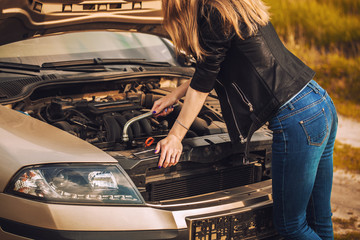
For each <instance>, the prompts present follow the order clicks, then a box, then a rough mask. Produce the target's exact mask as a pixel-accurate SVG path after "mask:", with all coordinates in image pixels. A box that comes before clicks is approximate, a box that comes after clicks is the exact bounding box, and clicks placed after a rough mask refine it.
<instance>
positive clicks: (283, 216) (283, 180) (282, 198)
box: [276, 116, 287, 232]
mask: <svg viewBox="0 0 360 240" xmlns="http://www.w3.org/2000/svg"><path fill="white" fill-rule="evenodd" d="M276 118H277V120H278V121H279V124H280V128H281V130H282V132H281V134H282V136H283V140H284V146H285V147H284V148H285V149H284V153H285V154H286V152H287V146H286V138H285V132H284V128H283V125H282V124H281V121H280V119H279V117H278V116H277V117H276ZM285 165H286V163H285V162H284V163H283V169H282V171H283V172H285ZM284 185H285V177H284V174H282V186H283V188H282V189H281V195H282V196H281V200H282V203H281V204H282V206H285V196H284ZM281 215H282V220H283V221H284V227H285V231H286V232H287V226H285V223H286V219H285V211H284V209H282V213H281Z"/></svg>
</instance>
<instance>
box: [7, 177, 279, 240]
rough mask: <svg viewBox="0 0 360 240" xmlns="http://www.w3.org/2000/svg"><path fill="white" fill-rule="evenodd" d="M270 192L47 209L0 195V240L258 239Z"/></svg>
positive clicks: (263, 186) (247, 189) (263, 188)
mask: <svg viewBox="0 0 360 240" xmlns="http://www.w3.org/2000/svg"><path fill="white" fill-rule="evenodd" d="M271 191H272V189H271V180H267V181H264V182H260V183H255V184H251V185H247V186H242V187H237V188H232V189H229V190H225V191H219V192H214V193H209V194H204V195H200V196H194V197H189V198H185V199H178V200H167V201H161V202H158V203H156V204H146V205H141V206H108V205H107V206H105V205H104V206H89V205H65V204H49V203H42V202H36V201H32V200H27V199H23V198H19V197H15V196H11V195H7V194H0V202H1V206H0V239H24V238H25V239H26V238H30V239H90V240H91V239H157V240H160V239H227V238H219V236H229V237H230V236H236V234H242V235H241V236H247V238H246V239H262V238H266V237H269V236H273V235H275V231H274V229H273V227H272V224H271V211H272V210H271V209H272V195H271ZM264 222H266V224H265V225H264ZM189 229H190V231H189ZM226 234H227V235H226ZM244 234H245V235H244ZM206 236H209V237H208V238H206ZM238 236H240V235H238ZM229 239H230V238H229ZM240 239H241V238H240Z"/></svg>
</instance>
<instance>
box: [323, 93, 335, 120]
mask: <svg viewBox="0 0 360 240" xmlns="http://www.w3.org/2000/svg"><path fill="white" fill-rule="evenodd" d="M327 96H329V95H328V93H327V92H325V94H324V97H325V102H326V105H327V106H328V108H329V110H330V112H331V113H332V120H333V121H336V119H334V116H335V115H337V113H336V109H335V105H334V103H332V105H333V106H334V110H335V112H334V111H333V108H332V107H331V106H330V104H329V102H328V101H327V100H326V97H327ZM329 97H330V96H329ZM330 100H331V99H330ZM331 101H332V100H331ZM332 125H333V124H332Z"/></svg>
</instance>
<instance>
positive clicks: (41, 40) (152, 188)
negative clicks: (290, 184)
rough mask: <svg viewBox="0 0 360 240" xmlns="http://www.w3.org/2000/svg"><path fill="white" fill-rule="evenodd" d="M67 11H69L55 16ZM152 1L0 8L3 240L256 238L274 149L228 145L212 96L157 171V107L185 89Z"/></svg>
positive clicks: (162, 121)
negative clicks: (177, 152)
mask: <svg viewBox="0 0 360 240" xmlns="http://www.w3.org/2000/svg"><path fill="white" fill-rule="evenodd" d="M65 2H66V3H65ZM161 21H162V18H161V2H160V1H146V0H143V1H137V0H133V1H130V0H127V1H125V0H109V1H95V0H88V1H82V0H71V1H58V0H0V45H1V46H0V239H157V240H159V239H199V240H203V239H204V240H205V239H209V240H210V239H214V240H215V239H221V240H225V239H267V238H273V237H275V236H276V232H275V230H274V228H273V226H272V195H271V193H272V189H271V141H272V135H271V132H269V130H267V129H266V127H264V128H263V129H261V130H259V131H257V132H256V133H255V135H254V136H253V138H252V140H251V142H250V146H249V147H250V154H251V155H252V159H253V161H251V162H250V163H247V162H243V156H244V148H245V146H244V144H241V143H239V144H238V145H232V144H231V142H230V139H229V136H228V133H227V128H226V125H225V123H224V120H223V118H222V115H221V108H220V106H219V103H218V99H217V96H216V93H215V92H212V93H211V94H210V95H209V97H208V98H207V100H206V103H205V105H204V107H203V108H202V110H201V112H200V114H199V116H198V117H197V119H196V120H195V122H194V124H193V125H192V126H191V128H190V131H189V132H188V133H187V135H186V137H185V139H184V140H183V146H184V151H183V153H182V156H181V159H180V162H179V163H178V164H177V165H176V166H173V167H170V168H166V169H159V168H158V167H157V162H158V157H159V155H158V154H155V153H154V148H155V145H156V142H157V141H159V140H160V139H162V138H163V137H165V136H166V134H167V133H168V131H169V129H170V128H171V126H172V125H173V123H174V121H175V119H176V116H177V114H178V113H179V111H180V110H181V107H182V101H180V102H179V104H177V105H176V106H175V110H174V111H173V112H172V113H171V114H169V115H168V116H166V117H159V118H154V117H153V116H152V114H151V113H149V110H150V109H151V107H152V105H153V102H154V101H155V100H156V99H159V98H160V97H162V96H164V95H166V94H167V93H169V91H171V89H173V88H175V87H177V86H178V85H179V84H181V83H182V82H183V81H187V80H189V79H191V77H192V74H193V73H194V61H193V59H192V58H191V57H190V56H183V55H181V54H179V55H177V54H175V52H174V51H173V46H172V44H171V42H170V41H169V40H167V39H166V36H167V35H166V33H165V32H164V30H163V28H162V26H161Z"/></svg>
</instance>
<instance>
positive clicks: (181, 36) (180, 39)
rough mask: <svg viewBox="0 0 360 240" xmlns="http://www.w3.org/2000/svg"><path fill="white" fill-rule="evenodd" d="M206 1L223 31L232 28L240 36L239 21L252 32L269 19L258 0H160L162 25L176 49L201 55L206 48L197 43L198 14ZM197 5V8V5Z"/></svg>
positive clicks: (265, 7)
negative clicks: (217, 18)
mask: <svg viewBox="0 0 360 240" xmlns="http://www.w3.org/2000/svg"><path fill="white" fill-rule="evenodd" d="M205 5H208V6H210V7H212V8H215V9H216V10H218V11H219V13H220V15H221V19H222V21H223V26H224V27H225V28H224V31H225V32H229V31H230V30H231V29H234V31H235V32H236V34H237V35H238V36H239V37H240V38H243V33H242V32H241V31H240V26H239V23H240V22H241V24H245V25H246V26H247V30H248V34H250V35H253V34H254V33H256V32H257V30H258V27H259V26H264V25H266V24H267V23H268V21H269V13H268V7H267V6H266V5H265V4H264V3H263V2H262V1H261V0H162V9H163V16H164V22H163V24H164V27H165V29H166V31H167V32H168V33H169V35H170V37H171V39H172V41H173V42H174V45H175V48H176V50H177V51H181V50H182V51H184V52H185V53H186V54H192V55H194V57H197V59H200V60H201V59H203V56H206V55H207V52H206V51H205V50H204V49H203V48H202V47H201V46H200V43H199V31H198V30H199V29H198V22H197V20H198V14H203V13H204V10H203V7H204V6H205ZM199 8H200V9H199Z"/></svg>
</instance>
